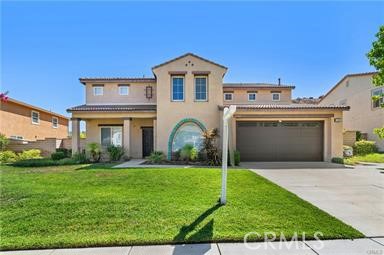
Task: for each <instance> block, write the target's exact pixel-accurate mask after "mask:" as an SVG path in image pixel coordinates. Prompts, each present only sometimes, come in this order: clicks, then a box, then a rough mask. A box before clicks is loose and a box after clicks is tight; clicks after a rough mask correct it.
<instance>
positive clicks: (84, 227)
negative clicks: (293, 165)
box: [0, 166, 363, 250]
mask: <svg viewBox="0 0 384 255" xmlns="http://www.w3.org/2000/svg"><path fill="white" fill-rule="evenodd" d="M0 168H1V208H0V219H1V239H0V246H1V249H3V250H4V249H31V248H53V247H85V246H113V245H130V244H155V243H156V244H160V243H180V242H210V241H242V240H243V237H244V235H245V234H246V233H248V232H250V231H256V232H258V233H260V234H261V235H263V233H264V232H266V231H268V232H270V231H274V232H276V233H277V234H280V233H283V234H284V235H285V236H286V237H287V238H289V237H291V236H292V235H294V233H295V232H297V233H298V234H299V235H301V233H302V232H305V233H306V238H310V236H313V234H314V233H315V232H316V231H321V232H322V233H323V234H324V238H354V237H362V236H363V235H362V234H361V233H359V232H358V231H357V230H355V229H353V228H352V227H350V226H348V225H346V224H344V223H343V222H341V221H339V220H337V219H336V218H334V217H332V216H330V215H328V214H327V213H325V212H323V211H321V210H319V209H318V208H316V207H314V206H313V205H311V204H309V203H307V202H305V201H303V200H301V199H300V198H298V197H297V196H296V195H294V194H292V193H290V192H288V191H286V190H284V189H283V188H280V187H279V186H277V185H275V184H273V183H271V182H269V181H267V180H266V179H264V178H262V177H260V176H258V175H256V174H255V173H253V172H250V171H248V170H230V171H229V175H228V204H227V205H226V206H222V207H220V206H218V205H217V203H216V202H217V199H218V197H219V195H220V182H221V179H220V176H221V172H220V170H219V169H201V168H200V169H198V168H197V169H192V168H190V169H103V168H93V167H83V168H81V167H80V166H60V167H58V166H57V167H41V168H16V167H10V166H0ZM253 237H255V235H253ZM261 238H263V237H261Z"/></svg>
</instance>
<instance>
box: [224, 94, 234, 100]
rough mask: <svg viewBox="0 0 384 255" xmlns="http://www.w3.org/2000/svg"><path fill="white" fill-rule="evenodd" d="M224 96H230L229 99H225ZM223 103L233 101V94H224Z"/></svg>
mask: <svg viewBox="0 0 384 255" xmlns="http://www.w3.org/2000/svg"><path fill="white" fill-rule="evenodd" d="M226 95H231V99H226V98H225V96H226ZM224 101H233V93H232V92H231V93H224Z"/></svg>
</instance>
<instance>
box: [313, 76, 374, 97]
mask: <svg viewBox="0 0 384 255" xmlns="http://www.w3.org/2000/svg"><path fill="white" fill-rule="evenodd" d="M375 74H377V72H365V73H351V74H346V75H345V76H344V77H343V78H342V79H341V80H340V81H339V82H338V83H336V85H335V86H333V87H332V88H331V89H330V90H329V91H328V92H327V93H326V94H325V95H324V96H322V97H321V99H320V101H319V103H320V102H321V101H323V99H324V98H325V97H326V96H328V95H329V94H330V93H331V92H332V91H333V90H334V89H336V88H337V86H339V85H340V84H341V83H342V82H343V81H344V80H345V79H347V78H350V77H356V76H364V75H375Z"/></svg>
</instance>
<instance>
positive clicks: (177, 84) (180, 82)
mask: <svg viewBox="0 0 384 255" xmlns="http://www.w3.org/2000/svg"><path fill="white" fill-rule="evenodd" d="M171 80H172V81H171V82H172V84H171V85H172V101H184V76H172V79H171Z"/></svg>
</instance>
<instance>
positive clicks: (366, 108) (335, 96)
mask: <svg viewBox="0 0 384 255" xmlns="http://www.w3.org/2000/svg"><path fill="white" fill-rule="evenodd" d="M374 74H375V72H371V73H357V74H348V75H346V76H344V77H343V78H342V79H341V80H340V81H339V82H338V83H337V84H336V85H335V86H333V87H332V88H331V90H330V91H329V92H328V93H327V94H326V95H325V96H324V97H323V98H322V100H321V101H320V105H338V106H344V105H348V106H350V107H351V109H350V111H348V112H345V113H344V121H343V125H344V129H345V130H347V131H348V130H350V131H360V132H362V133H366V134H367V138H368V140H373V141H376V142H377V146H378V148H379V150H381V151H384V141H382V140H380V139H379V138H378V137H377V135H375V134H374V133H373V129H374V128H378V127H383V126H384V108H382V107H380V104H383V103H384V97H383V96H381V98H380V100H379V101H373V100H372V96H374V95H383V94H384V86H382V87H375V86H374V85H373V83H372V76H373V75H374Z"/></svg>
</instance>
